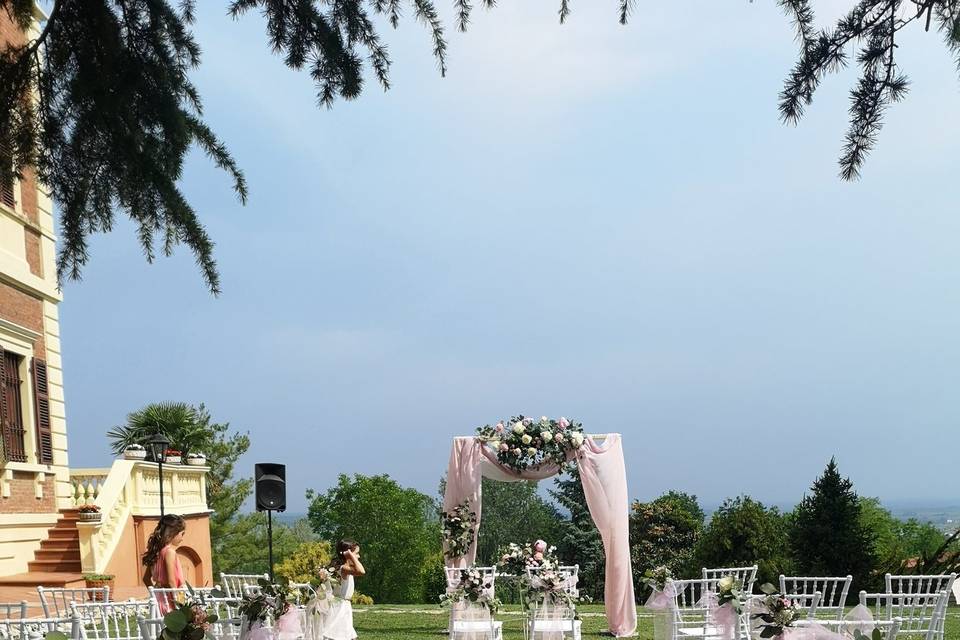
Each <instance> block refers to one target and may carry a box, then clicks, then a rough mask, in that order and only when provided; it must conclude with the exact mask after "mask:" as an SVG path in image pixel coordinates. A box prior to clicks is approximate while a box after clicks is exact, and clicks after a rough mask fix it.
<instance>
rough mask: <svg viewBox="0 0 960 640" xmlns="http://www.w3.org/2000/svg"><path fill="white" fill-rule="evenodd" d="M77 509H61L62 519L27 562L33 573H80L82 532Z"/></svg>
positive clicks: (51, 529)
mask: <svg viewBox="0 0 960 640" xmlns="http://www.w3.org/2000/svg"><path fill="white" fill-rule="evenodd" d="M78 517H79V516H78V515H77V510H76V509H61V510H60V519H59V520H57V524H55V525H53V527H52V528H50V530H49V531H48V533H47V539H46V540H44V541H42V542H41V543H40V548H39V549H37V552H36V553H35V554H34V556H33V561H32V562H30V563H29V564H27V568H28V570H29V571H30V572H31V573H80V532H79V531H77V519H78Z"/></svg>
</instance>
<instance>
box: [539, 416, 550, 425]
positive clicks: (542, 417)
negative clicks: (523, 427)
mask: <svg viewBox="0 0 960 640" xmlns="http://www.w3.org/2000/svg"><path fill="white" fill-rule="evenodd" d="M549 422H550V418H548V417H547V416H540V424H547V423H549Z"/></svg>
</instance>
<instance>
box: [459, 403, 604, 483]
mask: <svg viewBox="0 0 960 640" xmlns="http://www.w3.org/2000/svg"><path fill="white" fill-rule="evenodd" d="M477 438H479V439H480V440H481V441H482V442H484V443H486V444H487V445H489V446H490V447H492V448H493V449H495V450H496V452H497V460H498V461H499V462H500V464H502V465H504V466H507V467H510V468H511V469H514V470H515V471H523V470H524V469H527V468H529V467H536V466H538V465H540V464H543V463H544V462H554V463H556V464H558V465H560V466H564V465H566V464H567V461H568V458H569V455H570V453H572V452H574V451H576V450H577V449H579V448H580V447H581V446H583V442H584V440H585V439H586V437H585V436H584V435H583V425H582V424H580V423H579V422H571V421H569V420H567V419H566V418H563V417H561V418H560V419H559V420H551V419H550V418H548V417H547V416H542V417H541V418H540V420H539V421H536V420H532V419H531V418H527V417H524V416H522V415H520V416H515V417H512V418H510V420H509V421H508V422H506V423H504V421H502V420H501V421H500V422H498V423H497V424H495V425H494V426H492V427H491V426H490V425H484V426H482V427H477Z"/></svg>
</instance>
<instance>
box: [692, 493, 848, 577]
mask: <svg viewBox="0 0 960 640" xmlns="http://www.w3.org/2000/svg"><path fill="white" fill-rule="evenodd" d="M694 563H695V566H697V567H730V566H749V565H752V564H756V565H757V566H758V573H757V582H758V583H760V584H762V583H764V582H771V583H776V582H777V581H778V578H779V575H780V574H781V573H785V572H786V571H787V570H788V568H789V567H790V561H789V555H788V547H787V523H786V519H785V518H784V517H783V515H782V514H781V513H780V511H779V510H778V509H777V508H776V507H769V508H768V507H765V506H764V505H763V503H761V502H758V501H756V500H754V499H753V498H751V497H750V496H739V497H737V498H733V499H732V500H731V499H727V500H725V501H724V502H723V504H722V505H720V508H719V509H717V511H716V512H715V513H714V514H713V517H712V518H711V519H710V523H709V524H708V525H707V527H706V529H705V530H704V532H703V535H702V536H701V537H700V540H699V542H698V544H697V546H696V549H695V551H694ZM843 575H845V574H843Z"/></svg>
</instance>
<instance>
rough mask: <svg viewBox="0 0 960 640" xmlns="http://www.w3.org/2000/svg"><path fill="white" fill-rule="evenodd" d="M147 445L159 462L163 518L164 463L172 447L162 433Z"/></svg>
mask: <svg viewBox="0 0 960 640" xmlns="http://www.w3.org/2000/svg"><path fill="white" fill-rule="evenodd" d="M146 445H147V446H148V447H150V453H151V454H153V459H154V460H156V462H157V475H159V476H160V518H161V519H162V518H163V461H164V459H165V458H166V455H167V447H169V446H170V439H169V438H168V437H167V436H165V435H163V434H162V433H159V432H158V433H155V434H154V435H152V436H150V437H149V438H147V441H146Z"/></svg>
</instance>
